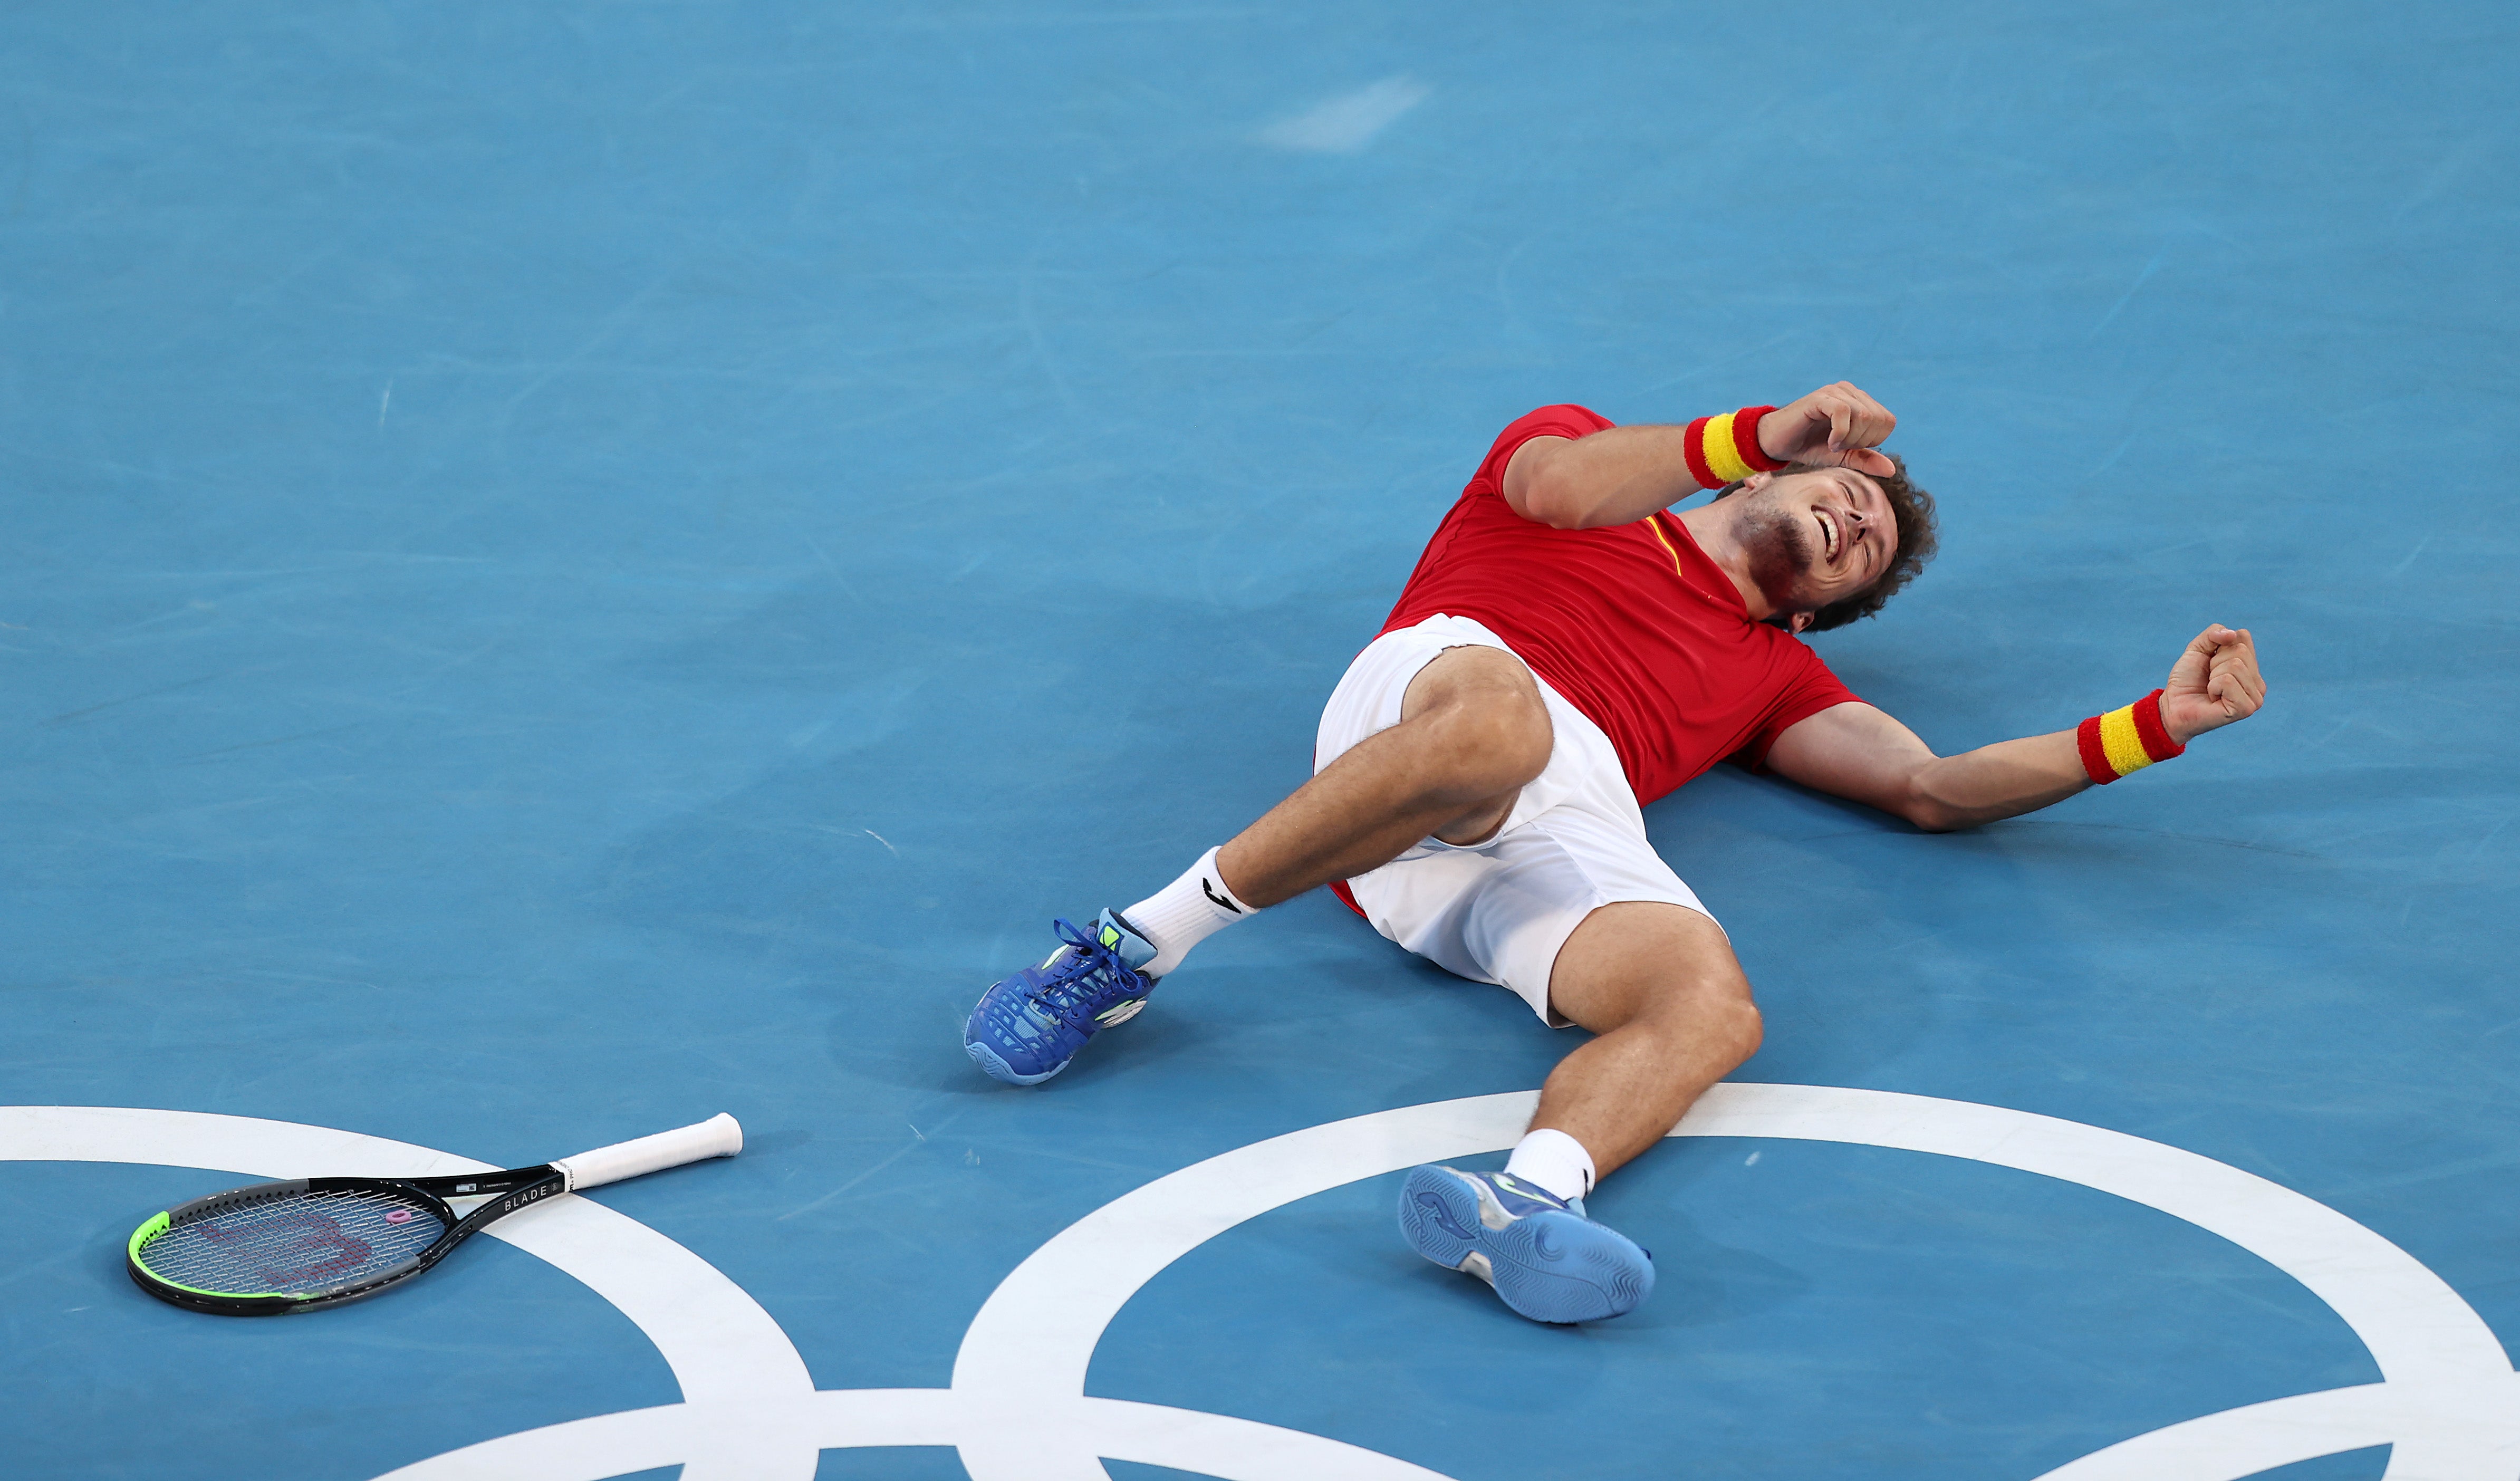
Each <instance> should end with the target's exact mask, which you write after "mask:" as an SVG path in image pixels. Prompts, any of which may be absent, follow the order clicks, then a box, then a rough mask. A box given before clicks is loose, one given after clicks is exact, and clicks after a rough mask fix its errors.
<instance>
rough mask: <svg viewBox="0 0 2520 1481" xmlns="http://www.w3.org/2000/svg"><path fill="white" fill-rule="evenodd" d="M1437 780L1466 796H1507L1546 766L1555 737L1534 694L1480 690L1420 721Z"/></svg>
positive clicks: (1433, 711) (1444, 705) (1529, 780)
mask: <svg viewBox="0 0 2520 1481" xmlns="http://www.w3.org/2000/svg"><path fill="white" fill-rule="evenodd" d="M1424 718H1425V719H1426V721H1427V722H1428V728H1429V731H1430V733H1431V734H1430V738H1429V739H1430V740H1431V742H1432V744H1433V746H1434V749H1435V755H1434V756H1433V757H1432V758H1430V759H1431V760H1432V761H1433V763H1434V766H1435V768H1436V771H1437V774H1438V775H1441V776H1442V777H1443V778H1445V779H1446V781H1447V782H1448V783H1449V784H1450V785H1452V786H1454V787H1456V788H1458V789H1460V790H1461V791H1463V793H1464V794H1466V795H1471V796H1487V795H1491V794H1494V793H1498V792H1507V791H1511V790H1513V789H1514V788H1516V787H1518V786H1522V785H1525V784H1527V783H1529V782H1531V781H1532V780H1533V779H1534V778H1536V777H1538V776H1539V775H1540V774H1541V772H1542V771H1544V770H1546V769H1547V767H1548V765H1549V752H1550V747H1551V746H1552V745H1553V743H1554V741H1555V739H1556V738H1555V735H1554V733H1553V731H1552V729H1551V727H1550V723H1549V711H1548V710H1547V709H1546V708H1545V707H1543V706H1542V705H1541V703H1540V701H1539V696H1536V695H1534V696H1529V697H1528V698H1525V696H1520V695H1516V694H1514V693H1512V692H1511V691H1509V690H1507V691H1503V692H1499V691H1495V690H1483V691H1479V692H1473V693H1470V694H1465V695H1462V696H1457V697H1454V698H1452V699H1450V700H1449V701H1448V702H1446V703H1444V704H1443V705H1441V706H1440V707H1438V708H1436V709H1434V710H1431V711H1429V712H1428V714H1427V715H1426V716H1425V717H1424Z"/></svg>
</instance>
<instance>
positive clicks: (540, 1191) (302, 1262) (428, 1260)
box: [130, 1111, 743, 1317]
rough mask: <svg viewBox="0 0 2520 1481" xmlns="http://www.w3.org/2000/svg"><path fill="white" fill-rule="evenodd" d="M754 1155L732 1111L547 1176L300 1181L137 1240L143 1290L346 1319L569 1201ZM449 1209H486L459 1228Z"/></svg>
mask: <svg viewBox="0 0 2520 1481" xmlns="http://www.w3.org/2000/svg"><path fill="white" fill-rule="evenodd" d="M742 1150H743V1128H742V1127H741V1126H738V1125H736V1123H735V1118H734V1117H733V1116H730V1115H727V1114H726V1113H725V1112H723V1111H721V1112H719V1113H718V1114H717V1115H714V1116H711V1117H710V1118H709V1119H707V1120H706V1121H703V1122H701V1123H700V1124H698V1125H697V1126H686V1127H682V1128H680V1129H678V1130H675V1131H669V1132H658V1133H656V1134H655V1135H654V1136H652V1137H641V1138H639V1139H638V1140H637V1141H635V1142H623V1143H619V1144H615V1145H612V1146H599V1147H597V1148H596V1149H595V1150H593V1151H591V1152H579V1153H578V1154H577V1155H576V1156H574V1157H562V1158H561V1159H559V1160H558V1161H555V1162H546V1163H544V1164H542V1165H541V1166H539V1167H514V1168H510V1169H508V1170H507V1171H506V1172H499V1173H458V1174H456V1175H454V1176H452V1177H444V1178H297V1179H293V1180H292V1181H290V1182H287V1183H257V1184H255V1185H254V1186H253V1187H251V1188H239V1189H230V1190H228V1191H227V1192H224V1193H212V1194H210V1195H209V1196H208V1197H206V1198H195V1199H194V1200H193V1201H192V1202H190V1203H179V1204H177V1205H176V1206H175V1207H173V1208H170V1209H168V1210H166V1211H165V1212H164V1213H161V1214H158V1215H157V1216H156V1217H155V1218H152V1219H151V1220H150V1221H149V1222H148V1223H146V1224H143V1225H141V1226H140V1227H139V1228H138V1229H136V1230H133V1231H132V1232H131V1249H130V1266H131V1279H133V1280H136V1281H138V1282H139V1284H140V1288H141V1289H142V1290H145V1291H147V1292H148V1293H149V1294H151V1295H153V1296H156V1297H157V1298H158V1299H159V1300H161V1301H171V1302H173V1303H175V1304H176V1305H177V1306H182V1307H189V1308H191V1309H192V1310H194V1311H201V1312H217V1313H219V1314H220V1315H222V1316H229V1317H277V1316H281V1315H284V1314H286V1313H289V1312H304V1311H313V1310H315V1309H316V1308H317V1307H319V1306H339V1305H341V1304H342V1303H343V1302H347V1301H356V1300H358V1299H360V1298H361V1297H363V1296H373V1295H375V1294H376V1293H377V1292H379V1291H381V1290H383V1289H384V1288H385V1287H386V1286H389V1285H395V1284H399V1283H400V1282H402V1281H405V1280H408V1279H411V1278H412V1277H414V1276H417V1275H419V1274H420V1273H421V1272H423V1271H425V1270H427V1269H428V1268H429V1267H430V1266H432V1265H435V1264H436V1263H437V1262H438V1261H440V1260H443V1259H445V1258H446V1252H447V1251H448V1250H451V1249H453V1248H454V1247H455V1246H457V1245H458V1244H461V1243H463V1242H464V1240H465V1239H466V1238H467V1237H468V1236H470V1235H472V1234H474V1233H476V1232H478V1231H479V1230H481V1229H482V1228H483V1227H484V1226H486V1225H489V1224H492V1223H495V1222H497V1221H498V1220H501V1219H504V1218H506V1217H507V1216H508V1215H510V1214H513V1213H515V1212H516V1211H517V1210H518V1209H520V1208H523V1207H525V1206H526V1205H527V1204H532V1203H540V1202H541V1201H542V1200H544V1199H545V1198H548V1197H551V1196H552V1195H553V1194H555V1193H565V1192H573V1191H575V1190H576V1189H582V1188H596V1187H600V1186H601V1185H603V1184H607V1183H618V1182H620V1181H621V1180H622V1179H624V1178H635V1177H638V1176H639V1175H640V1174H641V1173H652V1172H655V1171H657V1170H658V1169H660V1168H667V1167H680V1166H682V1165H683V1164H684V1163H686V1162H697V1161H699V1160H701V1159H702V1158H704V1157H732V1156H734V1155H735V1154H736V1153H737V1152H740V1151H742ZM449 1198H480V1199H483V1200H484V1201H483V1202H481V1203H480V1204H478V1205H477V1206H475V1207H474V1208H473V1209H472V1212H471V1213H468V1214H464V1215H462V1216H460V1217H459V1216H458V1215H457V1214H456V1212H455V1210H454V1209H453V1208H452V1207H451V1206H449V1205H448V1203H447V1201H446V1200H447V1199H449Z"/></svg>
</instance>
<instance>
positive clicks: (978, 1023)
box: [963, 910, 1155, 1085]
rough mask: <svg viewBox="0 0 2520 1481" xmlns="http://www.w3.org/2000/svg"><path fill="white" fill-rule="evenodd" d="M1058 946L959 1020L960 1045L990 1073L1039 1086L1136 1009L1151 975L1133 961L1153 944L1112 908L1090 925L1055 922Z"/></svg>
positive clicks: (1144, 959)
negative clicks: (1084, 928) (964, 1020)
mask: <svg viewBox="0 0 2520 1481" xmlns="http://www.w3.org/2000/svg"><path fill="white" fill-rule="evenodd" d="M1057 928H1058V940H1059V947H1058V950H1057V951H1055V952H1052V953H1051V954H1050V958H1049V960H1048V961H1045V962H1043V963H1042V965H1039V966H1027V967H1025V968H1024V969H1023V970H1021V971H1019V972H1017V973H1015V974H1014V975H1013V976H1012V977H1009V978H1007V979H1006V980H1005V981H1003V982H999V983H996V984H994V985H993V986H991V987H990V989H989V990H988V991H987V992H985V993H983V994H981V995H980V1004H979V1006H978V1007H977V1008H974V1009H972V1010H971V1017H970V1021H969V1022H967V1023H966V1024H964V1025H963V1049H964V1052H965V1053H967V1054H968V1055H970V1056H971V1062H972V1063H974V1064H976V1065H978V1066H980V1068H981V1069H983V1070H986V1071H987V1072H988V1074H989V1078H991V1079H993V1080H1003V1081H1005V1082H1006V1083H1007V1084H1009V1085H1039V1084H1040V1083H1041V1082H1043V1081H1044V1080H1047V1079H1049V1078H1050V1077H1051V1076H1053V1075H1055V1074H1057V1073H1058V1072H1059V1071H1060V1070H1063V1069H1065V1068H1067V1064H1068V1061H1069V1060H1071V1059H1073V1058H1075V1057H1076V1052H1077V1051H1078V1050H1080V1049H1083V1048H1084V1047H1085V1041H1086V1040H1088V1039H1091V1038H1093V1037H1094V1036H1095V1035H1096V1034H1099V1033H1101V1032H1102V1030H1104V1029H1106V1028H1115V1027H1117V1026H1119V1025H1120V1024H1123V1023H1126V1022H1128V1021H1129V1020H1130V1019H1132V1018H1134V1017H1136V1016H1138V1013H1139V1011H1140V1010H1142V1009H1144V1008H1145V1007H1146V1006H1147V994H1148V993H1150V992H1152V991H1154V987H1155V979H1154V978H1152V977H1149V976H1148V975H1147V974H1146V973H1145V972H1142V971H1140V970H1139V969H1138V968H1140V967H1142V966H1144V965H1147V964H1148V963H1149V962H1152V961H1153V960H1154V959H1155V944H1154V943H1153V942H1151V941H1149V940H1148V939H1147V938H1146V937H1144V936H1141V935H1139V934H1138V931H1137V928H1136V927H1135V926H1132V925H1131V924H1130V923H1129V922H1128V920H1127V919H1126V918H1125V917H1123V916H1122V915H1121V914H1120V913H1119V912H1118V911H1112V910H1106V911H1104V912H1103V913H1102V918H1101V919H1100V920H1096V921H1095V922H1094V928H1093V929H1092V930H1090V931H1081V930H1078V929H1077V928H1076V927H1075V926H1073V925H1070V924H1068V923H1067V922H1066V921H1064V920H1061V921H1059V922H1058V927H1057Z"/></svg>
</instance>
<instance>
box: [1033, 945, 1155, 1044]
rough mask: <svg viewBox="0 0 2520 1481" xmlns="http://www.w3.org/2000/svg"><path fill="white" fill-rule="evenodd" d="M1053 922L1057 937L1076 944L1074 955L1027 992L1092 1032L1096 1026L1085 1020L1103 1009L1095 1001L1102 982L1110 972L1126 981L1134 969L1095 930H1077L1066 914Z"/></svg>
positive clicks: (1059, 1015)
mask: <svg viewBox="0 0 2520 1481" xmlns="http://www.w3.org/2000/svg"><path fill="white" fill-rule="evenodd" d="M1053 923H1054V925H1055V927H1056V929H1057V932H1058V939H1059V940H1060V941H1062V942H1064V943H1066V944H1067V945H1068V946H1069V947H1071V948H1073V949H1074V952H1075V955H1074V956H1071V957H1069V958H1068V959H1067V960H1066V961H1065V962H1063V963H1060V964H1059V965H1058V966H1057V968H1056V969H1054V970H1053V971H1052V972H1051V973H1050V974H1049V975H1048V976H1047V977H1045V978H1043V979H1042V980H1041V981H1039V982H1037V983H1035V984H1033V986H1032V989H1031V990H1030V991H1029V992H1027V993H1025V994H1024V996H1025V997H1027V998H1029V999H1031V1000H1032V1001H1033V1002H1034V1003H1037V1004H1039V1005H1040V1006H1041V1007H1042V1008H1043V1009H1044V1010H1047V1011H1048V1012H1050V1013H1051V1014H1052V1015H1053V1016H1055V1017H1057V1019H1058V1021H1059V1022H1061V1023H1064V1024H1066V1025H1067V1026H1068V1027H1069V1028H1072V1029H1075V1030H1077V1031H1078V1032H1080V1033H1087V1034H1090V1033H1092V1032H1093V1030H1092V1029H1090V1028H1088V1027H1086V1023H1087V1022H1088V1021H1090V1020H1091V1019H1092V1018H1093V1016H1094V1014H1095V1013H1096V1012H1097V1011H1099V1010H1100V1009H1101V1005H1100V1004H1098V1003H1097V1002H1096V1001H1095V999H1097V998H1098V997H1101V996H1102V993H1101V992H1100V991H1098V988H1099V986H1100V984H1101V982H1102V980H1103V979H1104V978H1105V976H1106V974H1108V975H1109V976H1110V977H1112V978H1113V979H1116V980H1118V981H1120V982H1121V983H1123V984H1124V985H1125V983H1126V981H1127V978H1128V977H1129V976H1131V975H1133V973H1131V972H1130V969H1129V965H1128V964H1127V963H1125V962H1123V961H1121V960H1120V957H1119V954H1118V953H1117V952H1114V951H1112V950H1111V948H1109V947H1107V946H1104V945H1103V944H1102V942H1101V941H1099V940H1097V939H1095V936H1094V933H1093V932H1091V931H1082V930H1078V929H1077V928H1076V927H1075V926H1074V925H1073V924H1071V923H1070V922H1069V921H1068V920H1065V919H1064V918H1062V919H1060V920H1057V921H1055V922H1053Z"/></svg>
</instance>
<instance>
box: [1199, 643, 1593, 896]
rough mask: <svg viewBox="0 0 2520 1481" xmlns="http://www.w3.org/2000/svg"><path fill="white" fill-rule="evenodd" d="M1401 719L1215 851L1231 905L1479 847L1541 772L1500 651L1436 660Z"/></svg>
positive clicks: (1538, 732) (1532, 725) (1537, 748)
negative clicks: (1429, 841)
mask: <svg viewBox="0 0 2520 1481" xmlns="http://www.w3.org/2000/svg"><path fill="white" fill-rule="evenodd" d="M1400 717H1401V718H1400V723H1399V724H1398V725H1395V726H1393V727H1392V728H1391V729H1389V730H1386V731H1382V732H1380V733H1378V734H1375V735H1373V736H1369V737H1367V738H1366V739H1365V740H1363V741H1361V742H1359V743H1358V744H1356V745H1355V746H1352V747H1350V748H1349V749H1348V750H1347V751H1345V752H1344V753H1342V754H1341V755H1340V756H1339V757H1338V759H1337V760H1334V761H1332V762H1331V763H1330V764H1329V765H1328V766H1327V767H1324V768H1323V769H1322V771H1321V773H1320V774H1319V775H1318V776H1316V777H1314V778H1313V780H1312V781H1310V782H1307V783H1305V784H1304V785H1302V786H1300V787H1298V788H1296V790H1295V792H1294V794H1293V795H1292V796H1289V797H1288V798H1287V799H1286V800H1285V801H1283V802H1281V803H1279V804H1278V805H1277V806H1276V807H1273V808H1271V809H1270V810H1269V811H1268V813H1267V814H1265V815H1264V816H1262V818H1261V819H1260V821H1259V822H1257V823H1254V824H1252V825H1251V826H1250V827H1249V828H1246V829H1244V830H1242V831H1241V832H1240V833H1238V834H1237V835H1235V837H1234V839H1233V841H1232V842H1230V843H1227V844H1226V845H1225V846H1224V847H1223V848H1222V849H1219V850H1218V851H1217V857H1216V863H1217V868H1218V870H1219V871H1220V872H1221V873H1222V874H1223V875H1224V876H1225V883H1226V884H1227V886H1228V887H1230V888H1231V889H1232V890H1233V891H1234V894H1235V897H1236V898H1237V899H1239V900H1242V901H1245V902H1247V903H1248V904H1250V905H1253V906H1255V907H1264V908H1265V907H1267V906H1271V905H1276V904H1278V903H1279V902H1280V901H1283V900H1290V899H1293V898H1294V897H1295V896H1297V895H1300V894H1302V893H1303V892H1304V891H1306V890H1308V889H1312V888H1314V887H1315V886H1317V885H1322V884H1327V883H1328V882H1329V881H1331V880H1332V879H1352V878H1354V877H1356V876H1357V875H1362V874H1365V873H1367V872H1369V871H1372V870H1375V869H1379V868H1381V867H1382V866H1383V865H1385V864H1388V863H1390V862H1391V861H1392V860H1394V859H1397V858H1399V857H1400V855H1401V854H1403V853H1404V852H1406V851H1407V850H1408V849H1410V848H1411V847H1412V846H1414V845H1415V844H1416V843H1417V842H1418V840H1419V839H1421V838H1426V837H1430V836H1431V837H1435V838H1440V839H1442V840H1443V841H1445V842H1447V843H1476V842H1478V841H1479V840H1481V839H1483V838H1485V837H1487V836H1488V835H1489V834H1491V833H1493V832H1495V831H1496V830H1498V829H1499V828H1500V827H1502V826H1504V824H1505V820H1506V818H1507V817H1508V815H1509V814H1510V813H1512V811H1513V804H1514V800H1515V799H1516V798H1517V797H1519V796H1520V795H1521V794H1522V788H1523V786H1524V785H1526V784H1528V783H1529V782H1530V781H1531V780H1532V779H1533V778H1535V777H1538V776H1539V775H1540V773H1541V770H1542V768H1544V767H1546V766H1547V765H1548V764H1549V749H1550V743H1551V740H1552V736H1551V728H1550V723H1549V710H1548V707H1547V706H1546V705H1544V704H1543V703H1542V702H1541V698H1540V687H1539V686H1538V685H1537V684H1536V683H1534V682H1533V680H1532V677H1531V670H1529V669H1527V668H1525V667H1523V664H1522V660H1521V659H1519V658H1516V657H1514V656H1513V655H1512V654H1511V653H1508V652H1504V651H1500V650H1497V649H1493V648H1453V649H1446V650H1445V651H1443V652H1441V653H1439V654H1437V655H1436V656H1435V658H1434V659H1433V661H1431V662H1429V663H1428V664H1427V665H1426V666H1425V667H1424V668H1422V669H1419V670H1418V676H1417V677H1416V678H1415V679H1413V680H1411V681H1410V684H1409V691H1408V694H1407V695H1406V696H1404V697H1403V699H1402V700H1401V705H1400Z"/></svg>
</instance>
